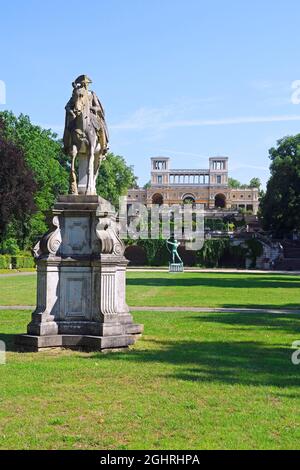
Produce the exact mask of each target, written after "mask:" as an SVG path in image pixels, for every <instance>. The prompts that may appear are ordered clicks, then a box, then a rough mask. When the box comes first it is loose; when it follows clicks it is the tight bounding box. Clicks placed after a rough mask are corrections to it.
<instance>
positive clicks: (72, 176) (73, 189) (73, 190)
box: [70, 145, 78, 194]
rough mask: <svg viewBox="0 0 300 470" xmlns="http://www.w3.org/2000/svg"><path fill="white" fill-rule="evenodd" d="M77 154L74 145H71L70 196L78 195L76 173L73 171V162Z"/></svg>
mask: <svg viewBox="0 0 300 470" xmlns="http://www.w3.org/2000/svg"><path fill="white" fill-rule="evenodd" d="M77 153H78V150H77V147H76V145H73V147H72V150H71V157H72V163H71V173H70V192H71V194H78V188H77V179H76V171H75V160H76V157H77Z"/></svg>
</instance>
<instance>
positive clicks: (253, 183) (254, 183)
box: [249, 177, 261, 189]
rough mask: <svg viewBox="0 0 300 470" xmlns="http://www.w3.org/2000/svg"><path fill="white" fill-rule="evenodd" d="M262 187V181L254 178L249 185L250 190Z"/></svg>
mask: <svg viewBox="0 0 300 470" xmlns="http://www.w3.org/2000/svg"><path fill="white" fill-rule="evenodd" d="M260 187H261V181H260V179H259V178H256V177H255V178H252V179H251V180H250V183H249V188H257V189H260Z"/></svg>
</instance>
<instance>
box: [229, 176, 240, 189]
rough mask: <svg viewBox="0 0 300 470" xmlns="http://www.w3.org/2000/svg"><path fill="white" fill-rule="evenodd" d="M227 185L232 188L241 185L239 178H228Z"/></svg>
mask: <svg viewBox="0 0 300 470" xmlns="http://www.w3.org/2000/svg"><path fill="white" fill-rule="evenodd" d="M228 186H229V187H230V188H233V189H238V188H240V187H241V183H240V181H239V180H236V179H234V178H228Z"/></svg>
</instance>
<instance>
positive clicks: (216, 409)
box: [0, 299, 300, 449]
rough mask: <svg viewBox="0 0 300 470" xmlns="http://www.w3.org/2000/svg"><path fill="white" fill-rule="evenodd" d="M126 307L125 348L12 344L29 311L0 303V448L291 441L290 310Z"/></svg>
mask: <svg viewBox="0 0 300 470" xmlns="http://www.w3.org/2000/svg"><path fill="white" fill-rule="evenodd" d="M189 300H190V299H189ZM134 316H135V320H136V321H138V322H142V323H144V324H145V335H144V336H143V338H142V339H141V340H140V341H138V343H137V344H136V345H135V346H134V348H133V349H132V350H131V351H128V352H123V353H112V354H108V355H103V354H102V355H101V354H100V353H83V352H75V351H63V352H61V351H60V352H58V351H47V352H46V351H45V352H41V353H39V354H32V353H27V354H20V353H16V352H12V351H11V349H12V348H11V346H12V339H13V335H14V334H16V333H21V332H24V331H25V328H26V324H27V323H28V321H29V317H30V315H29V313H28V312H22V311H19V312H8V311H2V312H0V331H1V335H0V339H3V340H5V341H6V342H7V345H8V350H9V352H8V354H7V364H6V365H1V366H0V383H1V388H0V400H1V407H0V448H1V449H24V448H25V449H39V448H47V449H54V448H55V449H101V448H102V449H186V448H189V449H219V448H221V449H262V448H266V449H279V448H280V449H289V448H294V449H299V448H300V415H299V408H300V395H299V386H300V366H298V367H297V366H293V365H292V363H291V360H290V357H291V352H292V351H291V344H292V342H293V341H295V340H297V339H300V320H299V318H298V316H297V314H288V315H287V314H281V315H279V314H278V315H275V314H253V313H252V314H233V313H222V314H216V313H212V314H207V313H203V314H199V313H189V312H176V313H166V312H163V313H159V312H155V314H153V313H151V312H140V313H135V315H134Z"/></svg>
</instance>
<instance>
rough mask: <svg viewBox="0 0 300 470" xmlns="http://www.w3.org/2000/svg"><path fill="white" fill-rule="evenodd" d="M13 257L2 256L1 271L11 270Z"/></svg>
mask: <svg viewBox="0 0 300 470" xmlns="http://www.w3.org/2000/svg"><path fill="white" fill-rule="evenodd" d="M10 263H11V257H10V256H8V255H0V269H10Z"/></svg>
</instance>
